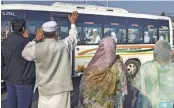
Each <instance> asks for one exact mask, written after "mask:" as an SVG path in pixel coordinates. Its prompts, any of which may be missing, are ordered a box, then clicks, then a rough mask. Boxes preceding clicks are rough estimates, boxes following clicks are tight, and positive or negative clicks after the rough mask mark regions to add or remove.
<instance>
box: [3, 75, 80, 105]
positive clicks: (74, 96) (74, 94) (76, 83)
mask: <svg viewBox="0 0 174 108" xmlns="http://www.w3.org/2000/svg"><path fill="white" fill-rule="evenodd" d="M79 84H80V78H74V79H73V85H74V91H73V92H71V108H75V106H76V105H77V103H78V88H79ZM38 96H39V95H38V92H37V93H36V94H34V95H33V103H32V108H37V103H38ZM6 102H7V92H6V90H4V89H2V90H1V108H7V104H6Z"/></svg>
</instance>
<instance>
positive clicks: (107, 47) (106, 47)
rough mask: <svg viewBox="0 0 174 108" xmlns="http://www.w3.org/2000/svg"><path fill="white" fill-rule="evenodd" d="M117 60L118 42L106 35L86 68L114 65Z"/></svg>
mask: <svg viewBox="0 0 174 108" xmlns="http://www.w3.org/2000/svg"><path fill="white" fill-rule="evenodd" d="M115 61H116V43H115V41H114V39H113V38H111V37H105V38H103V39H102V40H101V41H100V43H99V48H98V49H97V52H96V54H95V56H94V57H93V58H92V60H91V62H90V63H89V64H88V66H87V68H86V70H87V71H89V70H91V69H94V68H99V67H101V68H107V67H110V66H111V65H113V64H114V63H115Z"/></svg>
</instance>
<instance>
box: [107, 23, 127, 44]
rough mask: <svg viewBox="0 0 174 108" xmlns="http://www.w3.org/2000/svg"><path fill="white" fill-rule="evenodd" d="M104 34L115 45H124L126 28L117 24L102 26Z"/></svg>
mask: <svg viewBox="0 0 174 108" xmlns="http://www.w3.org/2000/svg"><path fill="white" fill-rule="evenodd" d="M108 33H109V34H108ZM104 34H105V35H109V36H112V37H113V38H114V40H115V41H116V42H117V43H126V27H125V26H121V25H119V24H117V25H104Z"/></svg>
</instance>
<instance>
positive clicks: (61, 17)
mask: <svg viewBox="0 0 174 108" xmlns="http://www.w3.org/2000/svg"><path fill="white" fill-rule="evenodd" d="M68 15H69V14H68V13H51V20H52V21H56V22H57V24H58V31H59V34H58V35H59V38H60V39H65V38H66V37H67V36H68V35H69V29H70V23H69V19H68ZM74 53H75V52H74V51H73V52H72V76H74V63H75V54H74Z"/></svg>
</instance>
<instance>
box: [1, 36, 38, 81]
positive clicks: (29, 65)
mask: <svg viewBox="0 0 174 108" xmlns="http://www.w3.org/2000/svg"><path fill="white" fill-rule="evenodd" d="M28 42H29V39H27V38H25V37H23V36H22V34H17V33H12V34H11V35H9V37H8V38H6V39H5V40H3V41H2V49H1V51H2V58H3V61H2V62H4V64H5V66H4V67H3V68H4V69H3V76H4V77H5V79H6V80H7V82H8V83H12V84H29V83H33V81H34V78H35V64H34V62H29V61H26V60H25V59H24V58H22V56H21V52H22V50H23V49H24V47H25V45H26V44H27V43H28Z"/></svg>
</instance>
